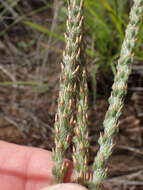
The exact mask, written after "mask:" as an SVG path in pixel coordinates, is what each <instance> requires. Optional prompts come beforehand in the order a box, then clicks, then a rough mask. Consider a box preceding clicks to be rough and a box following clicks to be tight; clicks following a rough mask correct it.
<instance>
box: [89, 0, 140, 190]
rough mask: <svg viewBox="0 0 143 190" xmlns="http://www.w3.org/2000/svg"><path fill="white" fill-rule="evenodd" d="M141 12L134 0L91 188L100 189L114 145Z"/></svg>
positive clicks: (138, 0)
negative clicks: (114, 136)
mask: <svg viewBox="0 0 143 190" xmlns="http://www.w3.org/2000/svg"><path fill="white" fill-rule="evenodd" d="M142 14H143V0H134V5H133V8H132V10H131V13H130V22H129V25H128V26H127V29H126V34H125V39H124V42H123V45H122V48H121V53H120V59H119V61H118V66H117V73H116V76H115V79H114V84H113V86H112V93H111V96H110V98H109V104H110V105H109V108H108V111H107V113H106V116H105V120H104V123H103V125H104V134H103V135H101V136H100V139H99V144H100V149H99V151H98V153H97V156H96V158H95V161H94V165H93V170H94V173H93V184H92V189H93V190H101V183H102V181H103V179H104V178H105V177H106V173H107V168H106V164H107V161H108V159H109V157H110V155H111V153H112V149H113V146H114V143H113V135H114V134H115V133H116V132H117V130H118V119H119V116H120V115H121V109H122V107H123V105H124V101H123V99H124V97H125V95H126V92H127V81H128V78H129V75H130V73H131V66H132V63H133V56H134V47H135V42H136V39H137V34H138V31H139V23H140V21H141V16H142Z"/></svg>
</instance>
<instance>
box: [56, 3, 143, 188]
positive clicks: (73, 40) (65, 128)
mask: <svg viewBox="0 0 143 190" xmlns="http://www.w3.org/2000/svg"><path fill="white" fill-rule="evenodd" d="M68 3H69V8H68V21H67V33H66V35H65V38H66V49H65V52H64V54H63V62H62V64H61V65H62V74H61V86H60V95H59V102H58V111H57V116H56V123H55V144H56V147H55V151H54V161H55V168H54V174H55V176H56V179H57V181H58V182H62V181H63V179H64V175H65V172H66V169H67V167H66V165H65V164H64V157H65V152H66V150H67V148H68V146H69V144H70V141H69V139H70V136H71V134H73V131H74V132H75V137H74V138H73V142H74V145H75V146H74V151H73V163H74V167H75V178H76V181H77V182H80V183H82V184H84V183H85V181H86V180H87V177H86V174H88V167H87V149H88V146H89V145H88V131H87V83H86V72H85V68H84V64H82V61H83V60H82V59H81V51H80V50H81V41H82V22H83V17H82V6H83V0H69V1H68ZM142 13H143V0H134V6H133V8H132V10H131V13H130V22H129V25H128V26H127V30H126V34H125V39H124V42H123V45H122V48H121V53H120V59H119V61H118V66H117V73H116V76H115V79H114V84H113V86H112V93H111V96H110V98H109V108H108V111H107V113H106V116H105V120H104V123H103V126H104V134H103V135H101V136H100V138H99V144H100V148H99V151H98V153H97V156H96V158H95V161H94V164H93V170H94V171H93V180H92V181H89V182H88V184H89V186H90V188H91V189H93V190H101V183H102V181H103V180H104V178H105V177H106V173H107V167H106V164H107V161H108V159H109V157H110V155H111V153H112V150H113V146H114V144H113V136H114V134H115V133H116V132H117V131H118V119H119V116H120V115H121V109H122V107H123V105H124V101H123V100H124V97H125V95H126V92H127V81H128V78H129V75H130V73H131V64H132V62H133V52H134V47H135V42H136V38H137V34H138V31H139V23H140V20H141V14H142ZM78 91H79V95H77V93H78ZM76 104H77V106H76ZM76 108H77V114H76V117H75V113H74V111H75V109H76ZM73 127H74V129H73Z"/></svg>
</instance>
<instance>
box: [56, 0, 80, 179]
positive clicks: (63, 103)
mask: <svg viewBox="0 0 143 190" xmlns="http://www.w3.org/2000/svg"><path fill="white" fill-rule="evenodd" d="M82 8H83V0H68V20H67V32H66V34H65V41H66V47H65V51H64V53H63V61H62V63H61V68H62V73H61V78H60V93H59V99H58V110H57V114H56V119H55V150H54V152H53V159H54V162H55V167H54V170H53V173H54V175H55V177H56V181H57V182H63V181H64V177H65V174H66V171H67V165H66V164H65V161H64V159H65V154H66V150H67V148H68V147H69V145H70V141H71V134H73V128H74V126H75V113H74V110H75V105H76V93H77V84H76V83H77V78H78V75H79V68H80V55H81V51H80V45H81V40H82V23H83V17H82Z"/></svg>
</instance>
